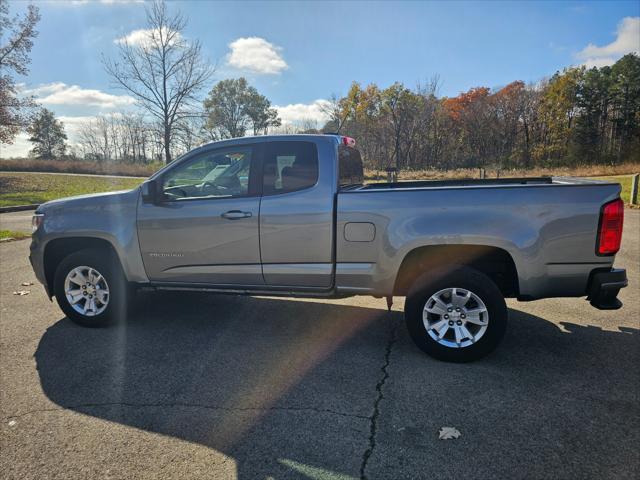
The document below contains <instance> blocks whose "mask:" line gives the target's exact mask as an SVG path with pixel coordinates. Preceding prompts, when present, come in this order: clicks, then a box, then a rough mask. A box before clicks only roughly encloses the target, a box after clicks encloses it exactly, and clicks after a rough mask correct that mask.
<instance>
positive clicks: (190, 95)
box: [103, 1, 214, 163]
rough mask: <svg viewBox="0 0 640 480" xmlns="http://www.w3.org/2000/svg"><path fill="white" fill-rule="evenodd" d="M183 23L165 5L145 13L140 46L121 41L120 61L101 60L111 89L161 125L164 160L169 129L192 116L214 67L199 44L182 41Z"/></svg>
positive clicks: (155, 5) (168, 148) (168, 158)
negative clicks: (123, 92)
mask: <svg viewBox="0 0 640 480" xmlns="http://www.w3.org/2000/svg"><path fill="white" fill-rule="evenodd" d="M186 24H187V22H186V20H185V19H184V17H183V16H182V15H181V14H180V13H176V14H174V15H171V14H170V13H169V12H168V11H167V6H166V4H165V2H164V1H156V2H154V3H153V4H152V5H151V6H150V7H149V8H148V9H147V30H146V36H145V38H144V39H143V40H142V41H138V42H135V43H134V42H131V41H129V40H128V39H126V37H125V38H124V39H122V40H121V41H120V48H119V58H118V59H117V60H110V59H106V58H104V59H103V63H104V66H105V69H106V71H107V73H108V74H109V75H110V76H111V78H112V79H113V80H114V81H115V83H116V85H118V86H119V87H120V88H122V89H124V90H126V91H127V92H129V93H130V94H131V95H132V96H133V97H134V98H135V99H136V100H137V101H138V102H139V103H140V105H141V106H142V107H143V108H144V109H145V110H146V111H147V112H148V113H149V114H151V115H152V116H153V117H155V118H156V119H157V120H158V121H159V122H160V124H161V128H162V140H163V147H164V155H165V160H166V162H167V163H169V162H170V161H171V159H172V155H171V151H172V150H171V140H172V132H173V128H174V126H175V125H176V124H177V123H178V122H180V121H181V120H182V119H184V118H185V117H188V116H189V115H190V114H191V111H192V109H193V105H194V103H195V102H197V101H198V99H197V97H196V96H197V94H198V92H199V91H200V90H201V89H202V88H203V86H204V84H205V83H206V82H207V80H208V79H209V78H210V77H211V75H212V74H213V71H214V68H213V67H212V66H210V65H208V64H207V63H205V62H204V61H203V59H202V53H201V45H200V42H199V41H197V40H195V41H192V42H188V41H187V40H185V39H184V37H183V35H182V34H183V32H184V29H185V27H186Z"/></svg>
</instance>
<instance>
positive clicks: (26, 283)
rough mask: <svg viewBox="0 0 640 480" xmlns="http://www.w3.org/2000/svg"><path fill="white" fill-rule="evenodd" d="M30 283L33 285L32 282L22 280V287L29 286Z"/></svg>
mask: <svg viewBox="0 0 640 480" xmlns="http://www.w3.org/2000/svg"><path fill="white" fill-rule="evenodd" d="M31 285H33V282H22V286H23V287H29V286H31Z"/></svg>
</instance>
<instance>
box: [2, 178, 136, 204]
mask: <svg viewBox="0 0 640 480" xmlns="http://www.w3.org/2000/svg"><path fill="white" fill-rule="evenodd" d="M142 181H143V179H141V178H100V177H89V176H82V175H47V174H41V173H7V172H0V207H9V206H14V205H27V204H34V203H44V202H47V201H49V200H55V199H57V198H63V197H70V196H73V195H82V194H86V193H97V192H109V191H115V190H129V189H132V188H135V187H137V186H138V185H140V183H142Z"/></svg>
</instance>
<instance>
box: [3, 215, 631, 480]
mask: <svg viewBox="0 0 640 480" xmlns="http://www.w3.org/2000/svg"><path fill="white" fill-rule="evenodd" d="M27 213H29V214H27ZM625 214H626V219H625V232H624V240H623V249H622V251H621V253H620V254H619V255H618V257H617V260H616V264H617V265H618V266H621V267H625V268H627V272H628V276H629V287H628V288H627V289H625V290H623V291H622V292H621V295H620V298H621V300H622V301H623V302H624V303H625V305H624V307H623V308H622V309H621V310H618V311H599V310H596V309H593V308H592V307H590V306H589V304H588V302H586V301H585V300H584V299H549V300H541V301H537V302H530V303H519V302H517V301H513V300H510V301H508V305H509V308H510V321H509V329H508V333H507V335H506V337H505V339H504V342H503V343H502V345H501V346H500V347H499V349H498V350H497V351H496V352H495V353H494V354H492V355H491V356H489V357H488V358H486V359H483V360H481V361H478V362H475V363H472V364H464V365H454V364H447V363H442V362H438V361H436V360H433V359H431V358H429V357H427V356H425V355H424V354H422V353H421V352H420V351H419V350H418V349H417V348H416V347H414V345H413V344H412V342H411V340H410V339H409V337H408V335H407V332H406V329H405V326H404V324H403V317H402V300H401V299H396V303H395V305H394V307H393V310H392V312H390V313H389V312H387V310H386V304H385V301H384V300H381V299H372V298H367V297H355V298H351V299H345V300H332V301H321V300H298V299H282V298H281V299H276V298H266V297H240V296H215V295H205V294H177V293H175V294H174V293H172V294H168V293H145V294H142V295H140V298H139V300H138V303H137V306H136V309H135V311H134V313H133V314H132V316H131V318H130V320H129V321H128V323H127V324H126V325H124V326H120V327H112V328H107V329H86V328H82V327H79V326H76V325H75V324H73V323H71V322H70V321H69V320H67V319H66V318H65V317H64V315H63V314H62V312H61V311H60V310H59V308H58V307H57V305H56V304H55V303H50V302H49V300H48V299H47V298H46V296H45V293H44V290H43V289H42V287H41V286H40V285H38V284H37V283H36V284H35V285H32V286H26V287H24V286H21V284H22V282H35V277H34V275H33V272H32V271H31V268H30V266H29V262H28V259H27V255H28V249H29V241H28V240H24V241H15V242H7V243H3V244H1V245H0V263H1V264H0V271H1V272H2V273H1V277H2V278H1V281H0V304H1V310H0V374H1V376H0V414H1V415H0V416H1V424H0V435H1V437H0V472H2V475H1V476H2V478H6V479H14V478H15V479H18V478H19V479H31V478H32V479H48V478H60V479H62V478H64V479H69V478H77V479H88V478H101V479H102V478H118V479H120V478H123V479H124V478H126V479H138V478H140V479H143V478H163V479H164V478H169V479H170V478H180V479H189V478H215V479H226V478H229V479H232V478H239V479H284V478H294V479H320V478H326V479H348V478H365V477H366V478H370V479H379V478H380V479H401V478H425V479H427V478H434V479H435V478H437V479H442V478H470V479H488V478H511V479H519V478H522V479H525V478H526V479H541V478H553V479H574V478H581V479H583V478H593V479H602V478H638V476H639V473H640V450H639V449H638V445H640V371H639V369H638V366H639V365H640V275H639V268H640V265H639V263H640V261H639V260H640V245H639V243H640V226H639V220H640V211H638V210H627V211H625ZM20 217H27V218H30V212H18V213H16V214H9V215H2V216H1V217H0V223H2V228H11V229H22V227H24V228H27V229H28V228H29V227H28V225H29V223H28V220H26V219H25V218H22V219H20ZM21 222H22V223H21ZM24 222H27V223H24ZM5 225H7V226H5ZM8 225H13V226H8ZM18 227H20V228H18ZM18 290H28V291H30V293H29V294H28V295H24V296H19V295H13V294H12V293H13V292H14V291H18ZM442 427H455V428H456V429H458V430H459V431H460V433H461V436H460V437H459V438H457V439H452V440H440V439H439V438H438V432H439V430H440V429H441V428H442Z"/></svg>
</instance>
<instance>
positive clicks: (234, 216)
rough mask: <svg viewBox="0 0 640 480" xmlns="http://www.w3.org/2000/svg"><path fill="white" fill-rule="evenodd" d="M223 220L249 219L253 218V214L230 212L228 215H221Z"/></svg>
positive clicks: (237, 211) (238, 211)
mask: <svg viewBox="0 0 640 480" xmlns="http://www.w3.org/2000/svg"><path fill="white" fill-rule="evenodd" d="M220 216H221V217H222V218H226V219H227V220H239V219H241V218H249V217H250V216H251V212H242V211H240V210H229V211H228V212H226V213H223V214H222V215H220Z"/></svg>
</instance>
